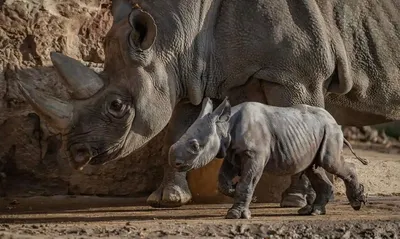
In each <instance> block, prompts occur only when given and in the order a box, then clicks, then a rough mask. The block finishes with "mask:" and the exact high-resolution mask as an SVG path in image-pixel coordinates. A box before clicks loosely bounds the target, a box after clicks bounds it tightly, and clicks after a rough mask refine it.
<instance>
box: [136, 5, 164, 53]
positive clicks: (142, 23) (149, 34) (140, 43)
mask: <svg viewBox="0 0 400 239" xmlns="http://www.w3.org/2000/svg"><path fill="white" fill-rule="evenodd" d="M129 24H130V25H131V27H132V32H131V34H130V37H129V41H130V45H131V46H132V47H137V48H139V49H141V50H147V49H149V48H150V47H151V46H152V45H153V43H154V41H155V39H156V36H157V26H156V23H155V21H154V18H153V17H152V16H151V15H150V14H149V13H148V12H146V11H143V10H142V9H139V8H136V9H133V10H132V12H131V13H130V15H129Z"/></svg>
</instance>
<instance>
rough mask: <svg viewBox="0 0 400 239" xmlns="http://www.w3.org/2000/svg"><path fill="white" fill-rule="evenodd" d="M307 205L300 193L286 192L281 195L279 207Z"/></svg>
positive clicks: (304, 197)
mask: <svg viewBox="0 0 400 239" xmlns="http://www.w3.org/2000/svg"><path fill="white" fill-rule="evenodd" d="M305 205H307V200H306V196H305V195H304V194H302V193H288V194H284V195H282V201H281V204H280V206H281V207H304V206H305Z"/></svg>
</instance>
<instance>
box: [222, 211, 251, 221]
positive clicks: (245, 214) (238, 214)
mask: <svg viewBox="0 0 400 239" xmlns="http://www.w3.org/2000/svg"><path fill="white" fill-rule="evenodd" d="M225 218H226V219H239V218H243V219H250V218H251V212H250V210H249V209H243V210H239V209H234V208H231V209H229V210H228V213H227V214H226V216H225Z"/></svg>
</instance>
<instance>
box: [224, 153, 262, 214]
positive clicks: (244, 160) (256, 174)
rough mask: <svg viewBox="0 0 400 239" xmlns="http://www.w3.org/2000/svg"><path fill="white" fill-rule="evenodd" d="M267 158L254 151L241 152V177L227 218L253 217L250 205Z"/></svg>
mask: <svg viewBox="0 0 400 239" xmlns="http://www.w3.org/2000/svg"><path fill="white" fill-rule="evenodd" d="M265 158H266V157H262V155H259V154H256V153H255V152H253V151H246V152H243V153H241V155H240V160H241V164H242V166H241V177H240V180H239V182H238V184H237V186H236V190H235V197H234V203H233V206H232V207H231V208H230V209H229V210H228V213H227V214H226V218H228V219H237V218H246V219H249V218H250V217H251V213H250V209H249V206H250V202H251V200H252V198H253V193H254V190H255V188H256V186H257V183H258V181H259V180H260V178H261V176H262V173H263V170H264V167H265Z"/></svg>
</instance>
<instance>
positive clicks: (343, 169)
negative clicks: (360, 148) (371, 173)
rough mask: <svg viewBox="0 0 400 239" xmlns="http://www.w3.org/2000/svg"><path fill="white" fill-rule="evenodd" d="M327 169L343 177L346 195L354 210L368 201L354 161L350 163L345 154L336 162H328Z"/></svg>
mask: <svg viewBox="0 0 400 239" xmlns="http://www.w3.org/2000/svg"><path fill="white" fill-rule="evenodd" d="M327 165H328V166H329V167H327V168H326V170H327V171H328V170H329V171H330V172H331V173H332V174H336V175H337V176H338V177H339V178H341V179H342V180H343V182H344V185H345V186H346V196H347V199H348V200H349V202H350V205H351V207H352V208H353V209H354V210H360V209H361V206H362V204H365V203H366V202H367V196H366V193H365V192H364V185H363V184H361V183H359V182H358V177H357V174H356V169H355V166H354V164H353V163H348V162H346V161H345V160H344V158H343V156H341V157H340V160H337V161H335V162H328V163H327Z"/></svg>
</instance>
